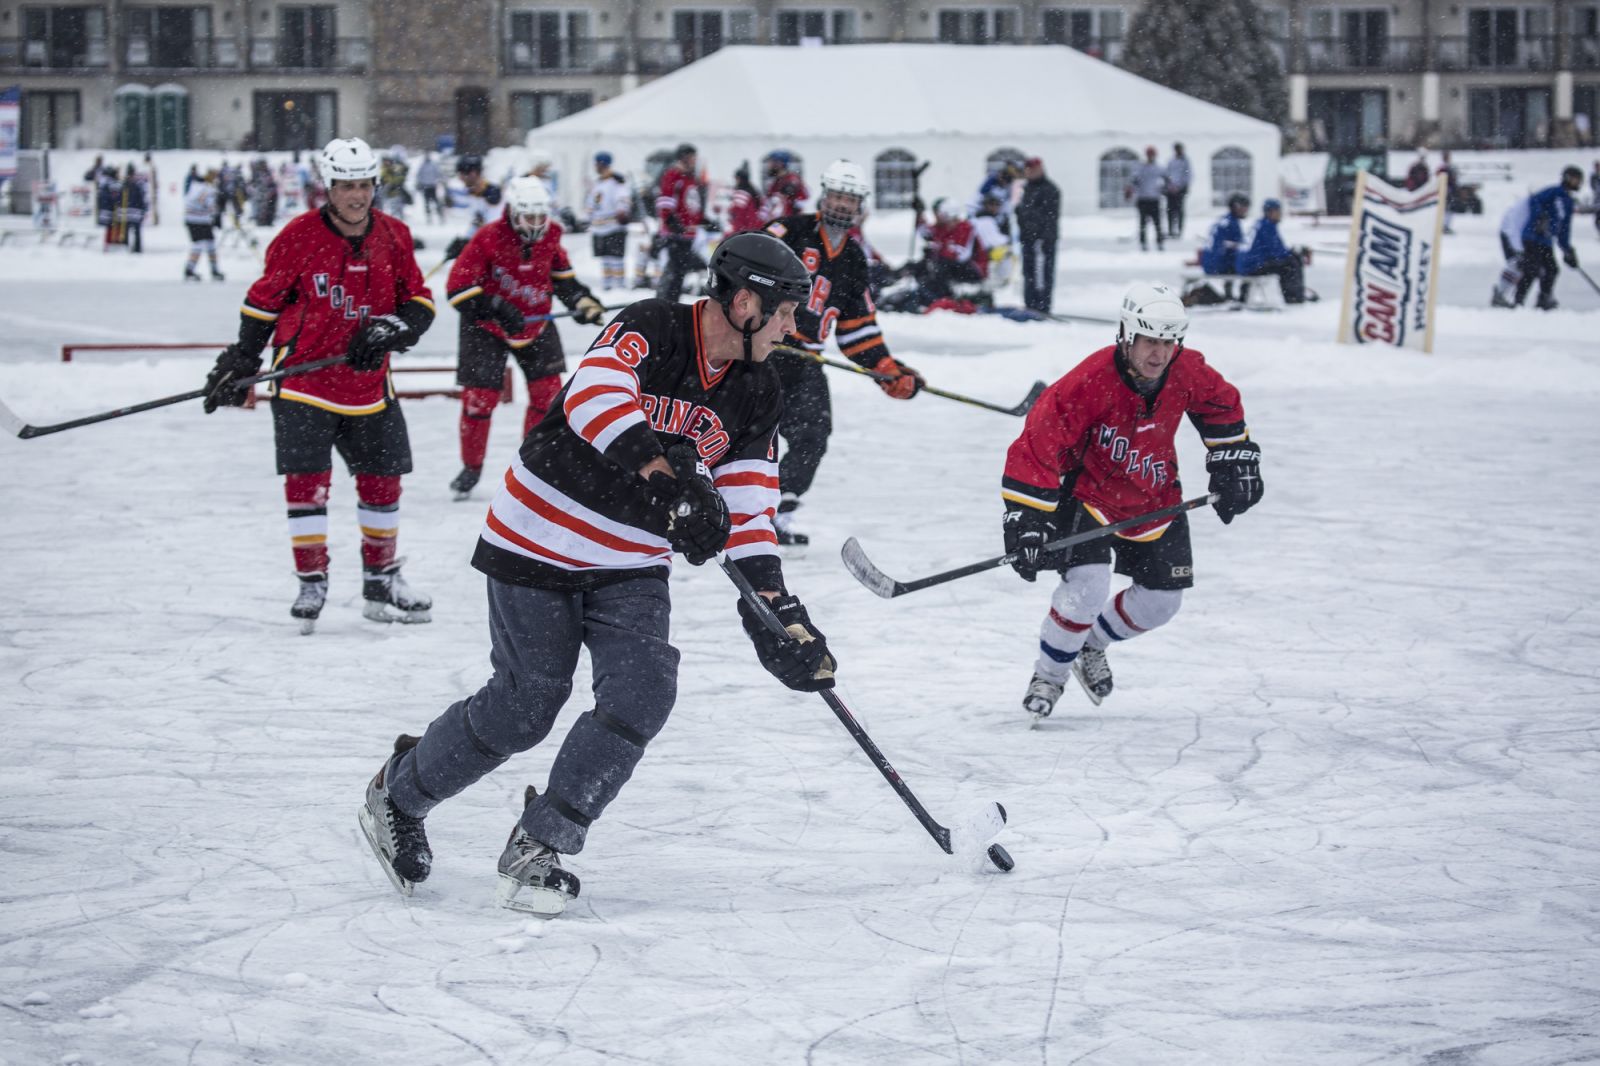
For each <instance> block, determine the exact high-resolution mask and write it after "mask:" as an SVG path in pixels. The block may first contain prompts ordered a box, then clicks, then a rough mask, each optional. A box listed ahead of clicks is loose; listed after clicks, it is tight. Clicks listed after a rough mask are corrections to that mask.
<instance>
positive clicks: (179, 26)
mask: <svg viewBox="0 0 1600 1066" xmlns="http://www.w3.org/2000/svg"><path fill="white" fill-rule="evenodd" d="M122 26H123V31H124V33H125V41H124V51H123V58H124V60H125V61H126V63H127V65H128V66H130V67H151V68H157V69H162V70H185V69H195V68H200V67H209V66H212V65H213V64H212V61H211V50H210V45H211V9H210V8H209V7H128V8H123V11H122Z"/></svg>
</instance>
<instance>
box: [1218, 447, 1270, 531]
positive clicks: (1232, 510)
mask: <svg viewBox="0 0 1600 1066" xmlns="http://www.w3.org/2000/svg"><path fill="white" fill-rule="evenodd" d="M1206 470H1207V471H1208V472H1209V473H1210V474H1211V491H1212V492H1214V493H1216V494H1217V495H1218V496H1220V497H1221V499H1219V500H1217V502H1216V503H1215V504H1213V505H1212V506H1214V507H1215V508H1216V511H1217V517H1218V518H1220V519H1222V522H1223V524H1224V525H1226V524H1228V523H1229V522H1232V521H1233V516H1234V515H1238V514H1244V513H1245V512H1246V511H1248V510H1250V508H1252V507H1254V506H1255V505H1256V504H1258V503H1260V502H1261V493H1262V492H1263V491H1264V490H1265V488H1266V486H1264V485H1263V484H1262V482H1261V447H1260V446H1259V445H1258V444H1256V443H1255V442H1254V441H1249V440H1246V441H1240V442H1239V443H1237V444H1219V445H1217V446H1216V447H1215V448H1212V449H1211V450H1210V451H1209V452H1207V453H1206Z"/></svg>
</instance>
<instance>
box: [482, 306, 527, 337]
mask: <svg viewBox="0 0 1600 1066" xmlns="http://www.w3.org/2000/svg"><path fill="white" fill-rule="evenodd" d="M483 317H485V318H487V319H489V320H490V321H492V322H494V323H495V324H496V325H498V326H499V327H500V328H501V329H503V330H505V331H506V335H507V336H511V335H512V334H516V333H521V332H522V330H523V328H524V327H526V326H527V324H528V323H527V318H526V317H525V316H524V315H523V313H522V308H520V307H518V306H517V305H516V304H514V303H512V302H511V301H510V300H508V299H506V298H505V297H504V296H491V297H489V306H488V307H487V308H486V311H485V314H484V316H483Z"/></svg>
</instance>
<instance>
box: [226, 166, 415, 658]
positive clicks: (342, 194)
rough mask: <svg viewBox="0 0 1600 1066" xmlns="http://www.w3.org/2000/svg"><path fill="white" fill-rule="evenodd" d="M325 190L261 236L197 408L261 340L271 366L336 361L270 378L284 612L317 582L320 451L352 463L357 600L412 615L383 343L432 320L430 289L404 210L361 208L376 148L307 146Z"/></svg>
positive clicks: (322, 521)
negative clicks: (232, 331)
mask: <svg viewBox="0 0 1600 1066" xmlns="http://www.w3.org/2000/svg"><path fill="white" fill-rule="evenodd" d="M319 164H320V169H321V171H322V179H323V182H324V184H325V185H326V186H327V190H328V203H327V205H326V206H324V207H322V208H320V209H319V210H315V211H307V212H306V213H304V214H302V215H300V216H299V217H297V218H295V219H293V220H292V221H290V223H289V224H288V225H286V226H285V227H284V228H283V230H282V232H280V233H279V234H278V236H277V237H275V238H274V239H273V241H272V243H271V244H270V245H268V246H267V261H266V271H265V272H264V273H263V274H262V275H261V278H260V279H259V280H258V281H256V283H255V284H254V285H251V286H250V291H249V292H248V293H247V294H246V295H245V299H244V306H243V307H242V308H241V309H240V316H239V339H238V341H237V342H236V343H234V344H232V345H230V346H228V347H227V348H226V349H224V350H223V352H222V354H221V355H220V356H218V357H217V363H216V366H215V367H213V368H212V371H211V373H210V375H209V376H208V377H207V378H206V389H207V390H208V394H207V397H206V401H205V409H206V412H207V413H208V414H209V413H210V412H212V411H214V410H216V408H217V407H218V406H233V405H238V404H243V403H244V401H245V393H244V391H243V390H241V389H237V388H234V387H233V385H232V383H233V382H234V381H235V380H237V379H239V378H244V377H249V376H250V375H252V374H254V373H256V372H257V371H258V370H259V369H260V367H261V349H262V348H263V347H264V346H265V345H266V344H267V343H268V341H269V340H270V341H271V344H272V365H273V367H275V368H276V367H283V366H295V365H297V364H300V363H307V362H311V361H313V360H319V359H325V358H327V357H329V356H336V355H344V356H345V359H346V362H345V363H344V364H341V365H337V366H332V367H329V368H327V369H326V370H317V371H313V372H312V373H309V374H304V375H301V376H300V377H296V378H293V379H290V380H288V381H286V382H284V383H283V384H280V385H278V386H277V387H276V388H275V389H274V390H273V396H272V432H273V439H274V441H275V442H276V449H277V465H278V473H280V474H282V475H283V478H284V495H285V497H286V498H287V500H288V505H289V537H290V540H291V542H292V544H293V548H294V569H295V574H296V575H297V576H298V577H299V579H300V594H299V596H298V597H297V598H296V600H295V602H294V606H293V607H292V608H291V612H290V613H291V614H293V616H294V617H295V618H298V619H300V621H301V628H302V631H303V632H306V633H310V632H311V630H312V627H313V626H314V625H315V623H316V620H317V618H318V616H319V615H320V614H321V613H322V606H323V603H324V601H325V600H326V599H327V596H328V543H327V542H328V491H329V487H330V485H331V483H332V478H333V452H334V450H335V449H337V450H338V452H339V455H340V456H341V457H342V458H343V459H344V461H345V464H346V465H347V466H348V467H349V468H350V471H351V472H352V473H353V474H355V479H356V496H357V498H358V500H359V503H358V507H357V511H356V514H357V516H358V519H359V521H360V523H361V562H362V568H363V571H364V575H365V576H364V579H363V581H362V587H361V595H362V600H363V608H362V613H363V614H364V615H365V616H366V617H367V618H370V619H372V620H373V621H377V622H426V621H428V619H429V613H428V612H429V609H430V608H431V607H432V606H433V604H432V601H431V600H430V599H429V598H428V597H426V596H424V595H421V594H420V593H417V592H415V591H414V590H412V589H411V588H410V587H408V586H407V585H406V583H405V580H404V579H403V578H402V577H401V576H400V561H399V559H397V558H396V556H395V544H396V536H397V534H398V533H399V529H400V475H402V474H409V473H410V472H411V444H410V440H409V438H408V437H407V434H406V420H405V416H404V415H402V414H401V412H400V405H399V402H398V401H397V400H396V398H395V395H394V390H393V387H392V385H391V383H390V380H389V373H388V366H389V355H390V353H392V352H402V351H405V350H406V349H407V348H409V347H411V346H412V345H414V344H416V343H417V340H418V338H420V337H421V336H422V334H423V332H424V331H425V330H427V328H428V326H429V325H430V324H431V323H432V322H433V316H434V306H433V297H432V294H431V293H430V292H429V291H428V287H427V285H426V284H425V283H424V282H423V280H422V271H420V270H418V269H417V258H416V253H415V252H414V251H413V249H412V243H411V231H410V230H409V229H407V228H406V226H405V223H403V222H400V221H398V220H396V219H394V218H391V217H389V216H388V215H385V214H383V213H382V212H379V211H374V210H373V209H372V196H373V183H374V181H375V180H376V178H377V176H378V157H377V156H376V155H374V154H373V152H372V149H371V148H369V147H368V146H367V143H366V142H365V141H362V140H360V139H358V138H353V137H352V138H348V139H344V140H334V141H330V142H329V143H328V146H327V147H326V148H324V149H323V151H322V155H321V157H320V159H319Z"/></svg>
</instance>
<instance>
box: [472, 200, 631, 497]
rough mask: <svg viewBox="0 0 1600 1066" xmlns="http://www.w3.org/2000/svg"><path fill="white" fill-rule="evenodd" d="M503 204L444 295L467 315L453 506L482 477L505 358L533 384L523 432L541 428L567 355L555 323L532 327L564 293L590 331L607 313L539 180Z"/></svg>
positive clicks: (558, 388) (478, 236) (564, 300)
mask: <svg viewBox="0 0 1600 1066" xmlns="http://www.w3.org/2000/svg"><path fill="white" fill-rule="evenodd" d="M505 201H506V208H505V211H504V212H503V213H502V214H501V216H500V217H499V218H498V219H496V220H495V221H493V222H491V223H489V224H488V225H486V226H484V227H483V228H482V229H480V230H478V232H477V233H475V234H473V236H472V239H471V240H470V241H468V242H467V246H466V247H465V248H463V249H462V251H461V255H460V256H458V257H457V258H456V262H455V266H453V267H451V268H450V278H449V280H448V281H447V282H446V284H445V291H446V293H447V294H448V296H449V299H450V304H451V306H452V307H454V308H455V309H456V310H457V311H460V312H461V348H460V354H459V355H458V356H457V362H456V382H457V383H458V384H459V385H460V386H461V423H460V433H461V473H459V474H457V475H456V477H455V480H454V481H452V482H450V489H451V491H452V492H454V493H455V498H456V499H457V500H464V499H466V498H467V497H468V496H469V495H470V494H471V492H472V487H473V486H474V485H476V484H477V483H478V478H479V477H480V476H481V475H482V473H483V456H484V453H485V451H486V450H487V449H488V446H489V420H490V419H491V418H492V417H493V416H494V409H495V407H496V406H497V405H498V404H499V403H500V385H501V378H502V376H503V375H504V374H505V369H506V355H507V354H510V355H511V356H512V357H513V358H515V359H516V361H517V365H518V366H520V367H521V368H522V374H523V377H525V378H526V379H527V382H528V410H527V413H526V414H525V415H524V416H523V419H522V432H523V435H524V436H526V435H527V433H528V431H529V430H531V429H533V427H534V426H535V425H537V424H538V422H539V420H540V419H541V418H543V417H544V415H545V412H546V411H548V410H549V409H550V404H551V402H552V401H554V400H555V398H556V393H557V392H559V391H561V375H562V373H563V372H564V371H565V370H566V369H567V357H566V354H565V353H564V352H563V351H562V350H561V335H560V334H559V333H558V332H556V327H555V323H553V322H547V321H533V322H529V321H527V319H528V318H529V317H530V316H533V317H537V316H539V315H547V314H549V313H550V297H551V296H552V295H555V296H559V297H560V298H561V302H562V303H564V304H566V305H567V307H568V308H570V309H571V310H572V311H573V312H574V315H573V317H574V318H575V319H576V320H577V321H579V322H582V323H584V324H586V325H594V324H596V323H598V322H599V321H600V318H601V315H602V314H603V313H604V310H605V309H604V308H603V307H601V306H600V301H599V300H596V299H595V298H594V294H593V293H591V292H590V291H589V289H588V288H587V287H586V286H585V285H584V284H583V283H582V282H581V281H579V280H578V279H577V277H576V276H575V275H574V274H573V270H572V264H571V262H569V261H568V259H567V251H566V249H565V248H563V247H561V232H562V231H561V224H560V223H559V222H553V221H551V219H550V193H549V190H547V189H546V188H545V184H544V182H543V181H541V180H539V179H538V178H535V177H531V176H528V177H521V178H513V179H512V180H511V181H510V182H508V183H507V184H506V188H505Z"/></svg>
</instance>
